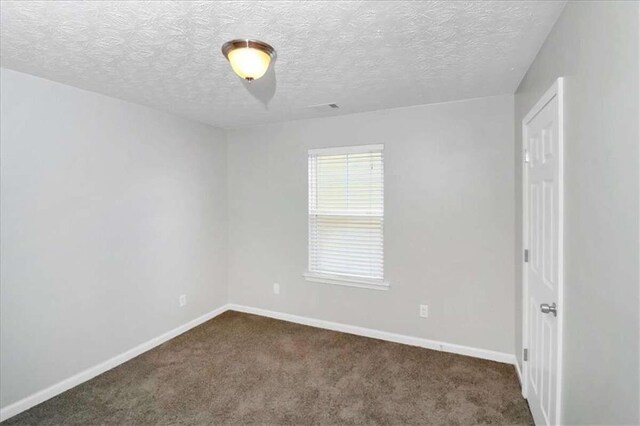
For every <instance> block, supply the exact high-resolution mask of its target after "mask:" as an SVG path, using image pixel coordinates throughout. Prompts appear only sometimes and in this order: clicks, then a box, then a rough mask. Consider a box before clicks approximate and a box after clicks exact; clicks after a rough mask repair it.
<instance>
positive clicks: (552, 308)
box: [540, 303, 558, 317]
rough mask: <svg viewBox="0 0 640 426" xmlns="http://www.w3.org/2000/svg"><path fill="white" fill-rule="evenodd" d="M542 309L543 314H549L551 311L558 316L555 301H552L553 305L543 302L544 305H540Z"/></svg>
mask: <svg viewBox="0 0 640 426" xmlns="http://www.w3.org/2000/svg"><path fill="white" fill-rule="evenodd" d="M540 310H541V311H542V313H543V314H548V313H549V312H551V313H552V314H553V316H554V317H557V316H558V308H557V307H556V304H555V303H552V304H551V305H549V304H548V303H543V304H542V305H540Z"/></svg>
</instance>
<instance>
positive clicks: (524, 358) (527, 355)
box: [522, 348, 529, 361]
mask: <svg viewBox="0 0 640 426" xmlns="http://www.w3.org/2000/svg"><path fill="white" fill-rule="evenodd" d="M522 352H523V354H522V359H523V360H525V361H529V349H526V348H525V349H524V350H523V351H522Z"/></svg>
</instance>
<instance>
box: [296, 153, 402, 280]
mask: <svg viewBox="0 0 640 426" xmlns="http://www.w3.org/2000/svg"><path fill="white" fill-rule="evenodd" d="M373 151H375V152H378V151H381V152H384V145H383V144H376V145H355V146H345V147H336V148H317V149H310V150H309V151H308V156H311V155H341V154H356V153H366V152H373ZM382 167H383V170H382V173H383V176H384V155H383V161H382ZM383 185H384V180H383ZM307 196H309V190H307ZM307 201H308V200H307ZM383 203H384V187H383ZM308 205H309V203H308V202H307V206H308ZM307 209H308V207H307ZM307 215H308V216H309V215H310V212H309V211H308V210H307ZM382 217H383V220H384V212H383V215H382ZM308 220H309V219H308ZM382 229H383V233H384V227H383V228H382ZM383 244H384V235H383ZM310 249H311V247H310V240H309V239H308V240H307V253H309V250H310ZM383 262H384V257H383ZM303 276H304V278H305V280H307V281H310V282H315V283H324V284H334V285H343V286H348V287H356V288H365V289H373V290H388V289H389V282H388V281H387V280H386V278H383V279H381V280H377V279H367V278H360V277H351V276H348V275H337V274H329V273H323V272H317V271H309V270H308V269H307V271H305V273H304V274H303Z"/></svg>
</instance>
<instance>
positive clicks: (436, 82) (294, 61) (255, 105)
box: [1, 1, 564, 128]
mask: <svg viewBox="0 0 640 426" xmlns="http://www.w3.org/2000/svg"><path fill="white" fill-rule="evenodd" d="M563 7H564V2H557V1H542V2H532V1H526V2H521V1H511V2H499V1H495V2H494V1H485V2H448V1H433V2H408V1H406V2H405V1H393V2H391V1H389V2H275V1H272V2H251V1H245V2H169V1H158V2H142V1H131V2H116V1H108V2H74V1H69V2H62V1H60V2H48V1H42V2H40V1H29V2H18V1H16V2H13V1H3V2H2V3H1V12H2V20H1V22H2V30H1V36H2V40H1V49H2V50H1V60H2V66H3V67H6V68H11V69H14V70H17V71H21V72H25V73H28V74H33V75H36V76H41V77H44V78H47V79H50V80H54V81H58V82H62V83H65V84H69V85H72V86H77V87H80V88H83V89H87V90H91V91H95V92H99V93H103V94H106V95H109V96H113V97H116V98H121V99H124V100H128V101H131V102H135V103H139V104H143V105H148V106H151V107H154V108H158V109H162V110H166V111H169V112H173V113H175V114H177V115H181V116H184V117H187V118H191V119H194V120H198V121H202V122H205V123H209V124H211V125H214V126H218V127H226V128H229V127H242V126H248V125H255V124H262V123H269V122H275V121H283V120H291V119H299V118H306V117H317V116H323V115H337V114H344V113H351V112H361V111H371V110H377V109H385V108H394V107H403V106H410V105H419V104H426V103H434V102H442V101H450V100H458V99H465V98H473V97H481V96H490V95H498V94H507V93H513V92H514V91H515V89H516V87H517V85H518V83H519V82H520V79H521V78H522V76H523V75H524V73H525V71H526V70H527V68H528V67H529V65H530V63H531V62H532V61H533V58H534V57H535V55H536V53H537V51H538V49H539V48H540V46H541V44H542V42H543V41H544V39H545V37H546V36H547V34H548V32H549V30H550V29H551V27H552V26H553V24H554V23H555V20H556V19H557V17H558V15H559V14H560V12H561V10H562V8H563ZM239 37H251V38H258V39H260V40H263V41H266V42H268V43H270V44H272V45H273V46H274V47H275V48H276V50H277V52H278V59H277V61H276V62H275V64H274V67H273V68H272V69H271V70H270V71H269V72H268V73H267V75H266V76H265V77H263V78H262V79H260V80H258V81H256V82H254V83H252V84H248V83H245V82H243V81H242V80H240V79H239V78H238V77H237V76H236V75H235V74H234V73H233V71H232V70H231V68H230V67H229V65H228V63H227V62H226V59H225V58H224V57H223V56H222V54H221V53H220V47H221V45H222V44H223V43H224V42H225V41H228V40H230V39H233V38H239ZM330 102H336V103H338V104H339V105H340V107H341V108H340V109H339V110H331V109H329V108H327V110H326V112H325V111H322V110H319V109H318V108H308V106H309V105H317V104H322V103H330Z"/></svg>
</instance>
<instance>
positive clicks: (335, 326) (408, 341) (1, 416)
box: [0, 303, 522, 421]
mask: <svg viewBox="0 0 640 426" xmlns="http://www.w3.org/2000/svg"><path fill="white" fill-rule="evenodd" d="M230 310H231V311H238V312H245V313H248V314H254V315H260V316H263V317H269V318H274V319H279V320H283V321H289V322H293V323H297V324H303V325H308V326H311V327H317V328H323V329H327V330H333V331H340V332H342V333H348V334H355V335H357V336H364V337H370V338H373V339H380V340H386V341H388V342H394V343H401V344H404V345H410V346H418V347H421V348H426V349H433V350H437V351H443V352H450V353H454V354H460V355H467V356H471V357H474V358H481V359H487V360H491V361H497V362H502V363H506V364H513V365H515V366H516V371H517V372H518V378H519V379H520V381H521V382H520V383H522V378H521V375H520V369H519V367H518V364H517V363H516V357H515V355H513V354H508V353H503V352H496V351H491V350H488V349H479V348H473V347H470V346H462V345H456V344H453V343H446V342H439V341H436V340H430V339H423V338H420V337H412V336H406V335H403V334H396V333H390V332H387V331H380V330H374V329H371V328H364V327H358V326H354V325H347V324H341V323H337V322H331V321H324V320H320V319H315V318H309V317H303V316H299V315H292V314H285V313H282V312H276V311H270V310H267V309H260V308H252V307H249V306H244V305H238V304H234V303H230V304H227V305H223V306H221V307H219V308H217V309H215V310H213V311H211V312H209V313H207V314H205V315H203V316H201V317H199V318H196V319H194V320H192V321H189V322H188V323H186V324H184V325H181V326H180V327H177V328H175V329H173V330H171V331H169V332H167V333H164V334H163V335H161V336H158V337H156V338H153V339H151V340H149V341H147V342H145V343H142V344H141V345H138V346H136V347H135V348H133V349H130V350H128V351H126V352H124V353H121V354H120V355H116V356H115V357H113V358H111V359H109V360H107V361H105V362H102V363H100V364H98V365H96V366H93V367H91V368H88V369H86V370H84V371H82V372H80V373H78V374H76V375H74V376H71V377H69V378H67V379H64V380H62V381H61V382H58V383H56V384H55V385H52V386H50V387H48V388H46V389H43V390H41V391H39V392H36V393H34V394H33V395H30V396H28V397H26V398H23V399H21V400H20V401H17V402H14V403H13V404H11V405H8V406H6V407H4V408H2V409H0V421H4V420H6V419H8V418H10V417H13V416H15V415H16V414H19V413H21V412H23V411H25V410H28V409H29V408H31V407H34V406H36V405H38V404H40V403H41V402H44V401H46V400H48V399H50V398H53V397H54V396H56V395H59V394H61V393H62V392H65V391H67V390H69V389H71V388H72V387H74V386H78V385H79V384H81V383H84V382H86V381H87V380H90V379H92V378H94V377H95V376H97V375H99V374H102V373H104V372H106V371H108V370H111V369H112V368H114V367H117V366H118V365H120V364H123V363H125V362H127V361H129V360H130V359H132V358H134V357H136V356H138V355H140V354H142V353H144V352H146V351H148V350H150V349H153V348H155V347H156V346H158V345H160V344H162V343H164V342H166V341H168V340H171V339H173V338H174V337H176V336H178V335H180V334H182V333H184V332H186V331H188V330H190V329H192V328H193V327H196V326H198V325H200V324H202V323H204V322H206V321H209V320H210V319H212V318H215V317H217V316H218V315H220V314H222V313H224V312H226V311H230Z"/></svg>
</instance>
